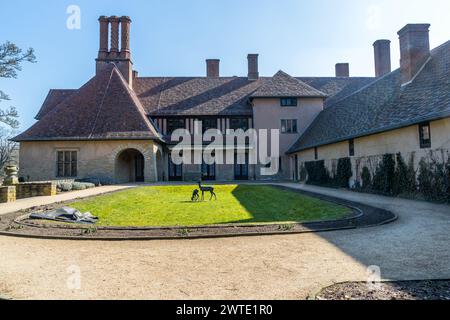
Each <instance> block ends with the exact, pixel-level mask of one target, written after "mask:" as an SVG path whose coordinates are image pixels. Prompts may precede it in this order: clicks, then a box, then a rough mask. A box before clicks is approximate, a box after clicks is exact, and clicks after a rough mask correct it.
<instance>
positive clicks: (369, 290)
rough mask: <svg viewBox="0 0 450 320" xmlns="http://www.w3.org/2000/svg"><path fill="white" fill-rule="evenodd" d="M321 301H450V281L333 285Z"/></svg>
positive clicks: (318, 297)
mask: <svg viewBox="0 0 450 320" xmlns="http://www.w3.org/2000/svg"><path fill="white" fill-rule="evenodd" d="M317 299H319V300H450V281H398V282H383V283H378V284H376V285H367V283H365V282H349V283H340V284H336V285H332V286H330V287H328V288H325V289H324V290H322V292H320V293H319V294H318V295H317Z"/></svg>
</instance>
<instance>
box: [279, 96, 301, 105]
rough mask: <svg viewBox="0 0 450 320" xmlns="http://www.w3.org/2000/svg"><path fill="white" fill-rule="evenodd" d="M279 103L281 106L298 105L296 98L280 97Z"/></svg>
mask: <svg viewBox="0 0 450 320" xmlns="http://www.w3.org/2000/svg"><path fill="white" fill-rule="evenodd" d="M280 105H281V106H282V107H296V106H298V101H297V98H281V99H280Z"/></svg>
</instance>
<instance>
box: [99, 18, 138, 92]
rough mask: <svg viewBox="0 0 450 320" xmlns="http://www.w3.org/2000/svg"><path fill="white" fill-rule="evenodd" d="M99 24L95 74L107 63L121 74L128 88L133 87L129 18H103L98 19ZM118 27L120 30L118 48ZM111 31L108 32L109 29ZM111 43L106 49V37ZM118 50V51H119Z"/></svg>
mask: <svg viewBox="0 0 450 320" xmlns="http://www.w3.org/2000/svg"><path fill="white" fill-rule="evenodd" d="M99 22H100V49H99V52H98V58H97V59H96V70H97V73H98V72H99V71H100V70H102V68H103V67H105V66H106V65H108V63H114V64H115V65H116V66H117V68H118V69H119V70H120V72H121V73H122V75H123V77H124V78H125V80H126V81H127V82H128V84H129V86H130V87H131V88H132V87H133V62H131V51H130V27H131V19H130V18H129V17H125V16H124V17H120V18H119V17H116V16H111V17H105V16H101V17H100V18H99ZM119 27H120V28H121V34H120V36H121V37H120V38H121V39H120V44H121V46H120V47H119ZM110 28H111V30H110V31H109V29H110ZM109 34H110V37H111V42H110V47H108V35H109ZM119 48H120V51H119Z"/></svg>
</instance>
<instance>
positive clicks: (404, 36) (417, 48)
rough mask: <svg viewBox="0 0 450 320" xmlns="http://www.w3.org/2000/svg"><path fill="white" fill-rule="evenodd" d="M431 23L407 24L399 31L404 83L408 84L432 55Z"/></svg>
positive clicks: (401, 69)
mask: <svg viewBox="0 0 450 320" xmlns="http://www.w3.org/2000/svg"><path fill="white" fill-rule="evenodd" d="M429 29H430V25H429V24H407V25H406V26H405V27H403V29H401V30H400V31H399V32H398V35H399V38H400V71H401V77H402V84H403V85H405V84H408V83H409V82H411V81H412V80H413V79H414V77H415V76H416V74H417V72H418V71H419V70H420V68H422V66H423V65H424V63H425V62H426V61H427V60H428V58H429V57H430V38H429Z"/></svg>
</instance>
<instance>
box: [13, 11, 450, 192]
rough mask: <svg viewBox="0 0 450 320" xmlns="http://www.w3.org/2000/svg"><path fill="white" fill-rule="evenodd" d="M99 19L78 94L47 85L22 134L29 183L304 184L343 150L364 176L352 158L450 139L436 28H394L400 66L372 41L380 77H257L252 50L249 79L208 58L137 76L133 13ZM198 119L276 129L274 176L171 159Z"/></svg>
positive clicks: (445, 57)
mask: <svg viewBox="0 0 450 320" xmlns="http://www.w3.org/2000/svg"><path fill="white" fill-rule="evenodd" d="M99 21H100V50H99V53H98V57H97V59H96V74H95V76H94V77H93V78H92V79H90V80H89V81H88V82H87V83H86V84H85V85H83V86H82V87H81V88H79V89H76V90H50V92H49V94H48V96H47V98H46V99H45V101H44V103H43V105H42V107H41V109H40V111H39V113H38V114H37V116H36V120H37V122H36V123H35V124H34V125H33V126H32V127H31V128H29V129H28V130H26V131H25V132H23V133H22V134H20V135H19V136H17V137H16V138H15V141H18V142H20V175H21V176H22V177H24V178H26V179H29V180H49V179H60V178H79V179H83V178H98V179H100V180H103V181H106V182H111V183H114V182H115V183H122V182H139V181H145V182H153V181H163V180H164V181H165V180H171V181H172V180H174V181H175V180H198V179H200V178H202V179H205V180H218V181H222V180H225V181H226V180H259V179H298V178H299V172H300V168H301V166H302V163H303V162H305V161H311V160H314V159H317V160H318V159H321V160H326V161H327V164H328V165H329V166H331V165H332V162H333V161H334V160H335V159H338V158H340V157H351V158H352V160H353V164H354V166H355V169H356V170H354V172H355V178H357V177H358V174H359V172H358V168H356V166H357V164H356V162H357V161H356V160H357V159H363V158H367V157H370V156H377V155H380V154H383V153H386V152H390V153H396V152H404V153H411V152H425V151H428V150H430V149H445V148H448V146H449V137H450V118H449V117H450V43H446V44H444V45H442V46H440V47H438V48H436V49H434V50H433V51H430V46H429V38H428V29H429V25H424V24H420V25H418V24H414V25H407V26H406V27H405V28H403V29H402V30H401V31H400V32H399V35H400V45H401V67H400V69H398V70H395V71H393V72H391V59H390V42H389V41H388V40H378V41H376V42H375V43H374V49H375V69H376V71H375V77H365V78H362V77H350V75H349V65H348V64H346V63H340V64H337V65H336V77H294V76H290V75H289V74H287V73H285V72H283V71H279V72H277V73H276V74H275V75H274V76H272V77H262V76H260V75H259V71H258V55H257V54H249V55H248V75H247V76H245V77H222V76H221V75H220V61H219V60H217V59H209V60H206V76H205V77H141V76H139V75H138V72H136V71H134V69H133V63H132V59H131V52H130V25H131V20H130V19H129V18H128V17H120V18H118V17H115V16H113V17H100V19H99ZM119 31H120V32H119ZM119 40H120V46H119ZM197 121H201V124H202V130H204V131H205V130H207V129H212V128H214V129H218V130H219V131H221V132H223V133H225V132H226V130H227V129H243V130H247V129H250V128H254V129H279V130H280V140H279V144H280V155H281V156H280V159H279V171H278V174H276V175H273V176H262V175H261V174H260V170H258V168H259V167H260V166H262V164H248V162H247V163H244V164H206V163H203V164H183V165H177V164H175V163H174V162H173V161H172V159H171V156H170V154H171V152H170V150H171V149H172V148H173V146H174V144H175V142H174V141H171V133H172V132H173V131H174V130H176V129H180V128H183V129H186V130H188V131H189V132H191V133H194V131H195V130H196V127H197V126H196V123H197ZM243 147H244V148H245V147H246V146H243ZM424 150H425V151H424ZM223 152H225V150H223Z"/></svg>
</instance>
